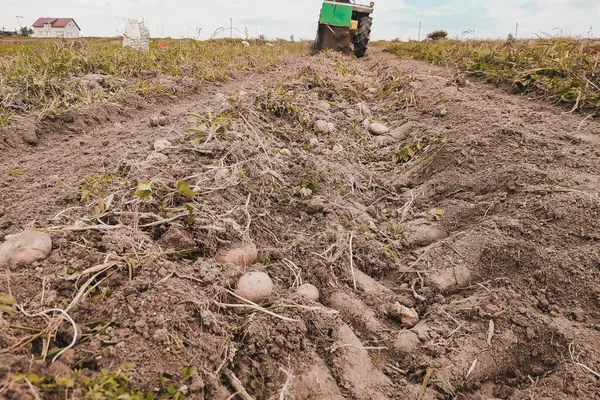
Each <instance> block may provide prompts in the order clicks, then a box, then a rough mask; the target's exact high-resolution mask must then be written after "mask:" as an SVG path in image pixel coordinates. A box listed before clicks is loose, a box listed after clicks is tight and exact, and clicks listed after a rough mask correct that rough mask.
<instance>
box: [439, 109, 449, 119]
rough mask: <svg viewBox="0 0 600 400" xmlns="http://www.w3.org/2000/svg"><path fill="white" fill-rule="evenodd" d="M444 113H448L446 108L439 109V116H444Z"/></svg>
mask: <svg viewBox="0 0 600 400" xmlns="http://www.w3.org/2000/svg"><path fill="white" fill-rule="evenodd" d="M446 115H448V110H446V109H445V108H444V109H442V110H440V116H441V117H445V116H446Z"/></svg>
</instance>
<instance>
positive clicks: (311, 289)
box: [296, 283, 319, 301]
mask: <svg viewBox="0 0 600 400" xmlns="http://www.w3.org/2000/svg"><path fill="white" fill-rule="evenodd" d="M296 293H298V294H299V295H300V296H302V297H306V298H307V299H309V300H312V301H319V289H317V287H316V286H314V285H311V284H310V283H305V284H304V285H302V286H300V287H299V288H298V289H296Z"/></svg>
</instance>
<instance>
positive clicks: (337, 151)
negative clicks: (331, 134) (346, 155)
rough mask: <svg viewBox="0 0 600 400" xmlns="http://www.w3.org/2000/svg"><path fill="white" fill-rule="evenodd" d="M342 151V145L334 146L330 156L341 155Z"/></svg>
mask: <svg viewBox="0 0 600 400" xmlns="http://www.w3.org/2000/svg"><path fill="white" fill-rule="evenodd" d="M342 151H344V147H343V146H342V145H339V144H336V145H335V146H333V148H332V149H331V154H337V153H341V152H342Z"/></svg>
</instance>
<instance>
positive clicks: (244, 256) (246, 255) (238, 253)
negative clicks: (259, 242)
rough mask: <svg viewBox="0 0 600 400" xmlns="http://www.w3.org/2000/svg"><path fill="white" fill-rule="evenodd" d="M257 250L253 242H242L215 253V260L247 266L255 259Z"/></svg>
mask: <svg viewBox="0 0 600 400" xmlns="http://www.w3.org/2000/svg"><path fill="white" fill-rule="evenodd" d="M257 257H258V250H257V249H256V245H255V244H254V243H244V244H241V245H239V246H235V247H232V248H230V249H229V250H225V251H223V252H219V254H217V257H216V259H217V261H218V262H221V263H230V264H235V265H238V266H240V267H248V266H250V265H252V264H253V263H254V261H256V258H257Z"/></svg>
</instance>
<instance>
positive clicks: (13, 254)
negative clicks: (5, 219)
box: [0, 230, 52, 266]
mask: <svg viewBox="0 0 600 400" xmlns="http://www.w3.org/2000/svg"><path fill="white" fill-rule="evenodd" d="M51 251H52V238H51V237H50V235H49V234H47V233H45V232H38V231H33V230H26V231H23V232H21V233H17V234H15V235H7V236H6V241H5V242H4V243H2V244H1V245H0V266H10V265H15V264H24V265H30V264H33V263H34V262H36V261H41V260H43V259H45V258H46V257H48V256H49V255H50V252H51Z"/></svg>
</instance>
